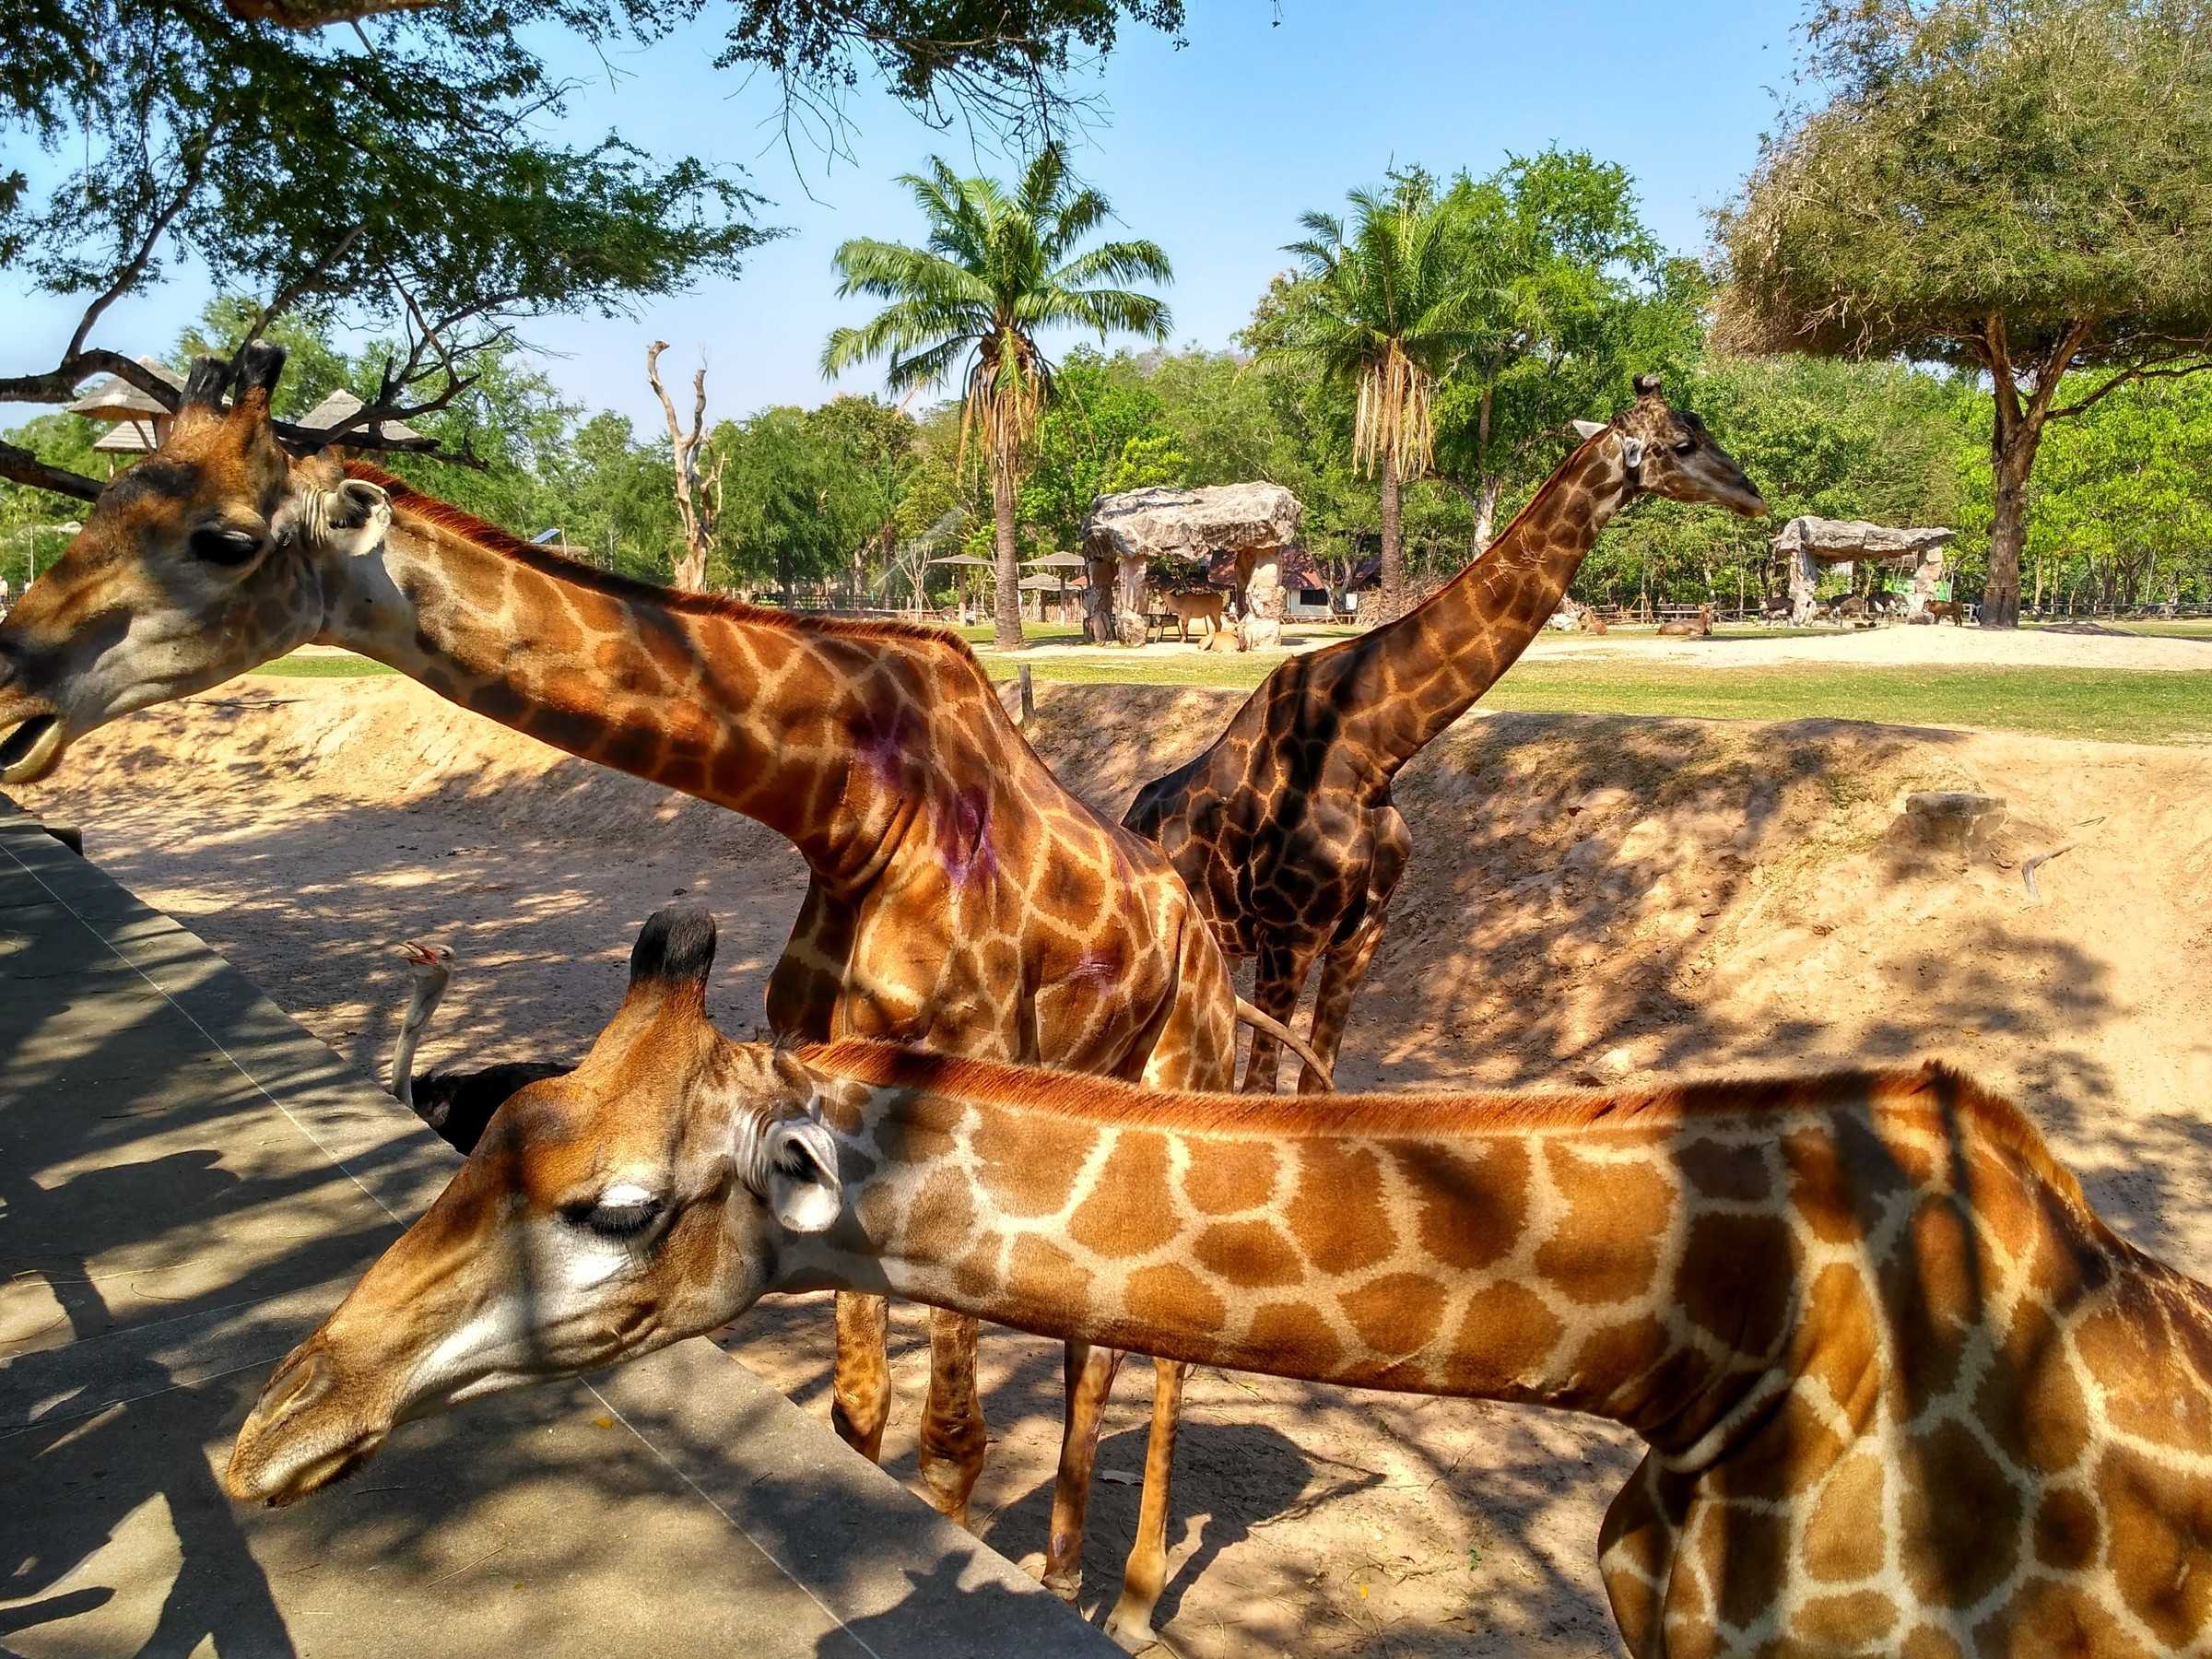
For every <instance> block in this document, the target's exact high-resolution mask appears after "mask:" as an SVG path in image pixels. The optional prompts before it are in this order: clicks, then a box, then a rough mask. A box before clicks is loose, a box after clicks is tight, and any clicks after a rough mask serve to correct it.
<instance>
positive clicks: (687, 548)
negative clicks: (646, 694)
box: [645, 340, 722, 593]
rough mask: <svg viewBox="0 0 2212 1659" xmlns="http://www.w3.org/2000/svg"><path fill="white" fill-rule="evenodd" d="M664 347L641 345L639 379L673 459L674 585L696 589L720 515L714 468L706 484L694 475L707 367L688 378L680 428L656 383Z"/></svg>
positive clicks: (703, 426) (703, 424)
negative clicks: (686, 421)
mask: <svg viewBox="0 0 2212 1659" xmlns="http://www.w3.org/2000/svg"><path fill="white" fill-rule="evenodd" d="M667 349H668V342H667V341H665V340H655V341H654V342H653V344H652V346H650V347H647V348H646V352H645V379H646V381H647V382H649V383H650V384H651V385H652V387H653V394H654V395H655V396H657V397H658V398H659V399H660V400H661V411H662V413H663V414H665V416H666V417H667V418H668V446H669V451H670V453H672V454H673V455H674V456H675V458H676V511H677V517H679V518H680V519H681V520H682V521H683V526H684V550H683V551H682V552H681V553H679V554H677V556H676V559H675V572H674V573H675V577H676V585H677V587H679V588H688V589H689V590H691V591H692V592H693V593H698V592H700V590H702V589H704V588H705V586H706V585H707V550H708V548H709V547H711V546H712V543H713V540H714V522H715V520H716V519H717V518H719V517H720V516H721V509H722V492H721V488H720V484H721V477H722V474H721V469H720V468H719V467H718V468H717V469H716V470H715V475H714V478H713V479H712V481H711V482H702V481H701V480H700V475H699V453H700V446H701V445H702V444H704V443H705V441H706V431H707V371H706V370H705V369H704V368H701V369H700V371H699V374H698V376H697V377H696V378H695V379H694V380H693V381H692V382H691V429H690V431H688V432H686V431H685V430H684V429H683V423H682V422H680V421H678V420H677V418H676V405H675V404H674V403H672V402H670V401H669V397H668V392H667V389H666V388H665V387H664V386H663V385H662V384H661V353H662V352H664V351H665V350H667Z"/></svg>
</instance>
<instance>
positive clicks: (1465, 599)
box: [1360, 429, 1632, 777]
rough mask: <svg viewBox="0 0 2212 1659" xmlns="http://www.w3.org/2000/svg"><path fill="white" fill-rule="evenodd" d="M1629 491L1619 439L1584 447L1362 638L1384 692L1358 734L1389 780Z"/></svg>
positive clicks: (1545, 600) (1516, 650)
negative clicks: (1450, 573) (1501, 524)
mask: <svg viewBox="0 0 2212 1659" xmlns="http://www.w3.org/2000/svg"><path fill="white" fill-rule="evenodd" d="M1631 493H1632V487H1631V485H1630V479H1629V473H1628V468H1627V466H1626V465H1624V463H1623V461H1622V458H1621V449H1620V439H1619V436H1618V433H1616V432H1614V431H1612V430H1610V429H1607V430H1606V431H1603V432H1600V433H1599V434H1598V435H1597V436H1596V437H1594V438H1592V439H1589V440H1588V441H1585V442H1583V444H1582V445H1581V446H1580V447H1579V448H1577V449H1576V450H1575V452H1574V453H1572V454H1571V455H1570V456H1568V457H1567V459H1566V461H1565V462H1563V463H1562V464H1561V465H1560V466H1559V470H1558V471H1556V472H1554V473H1553V474H1552V475H1551V477H1549V478H1548V479H1547V480H1546V481H1545V484H1544V487H1543V488H1541V489H1539V490H1538V491H1537V492H1536V494H1535V499H1533V500H1531V501H1530V502H1529V503H1528V505H1527V506H1526V507H1524V508H1523V509H1522V510H1521V512H1519V514H1517V515H1516V516H1515V517H1514V519H1513V522H1512V524H1508V525H1507V526H1506V528H1505V533H1504V534H1503V535H1500V536H1499V537H1498V539H1497V540H1496V541H1494V542H1492V543H1491V544H1490V546H1489V547H1488V548H1486V549H1485V550H1484V551H1483V552H1482V553H1481V554H1480V555H1479V556H1477V558H1476V559H1475V560H1474V562H1473V563H1471V564H1469V565H1468V566H1467V567H1466V569H1465V570H1464V571H1460V573H1459V574H1458V575H1457V576H1455V577H1453V580H1452V581H1451V582H1449V583H1448V584H1447V585H1446V586H1445V587H1443V588H1442V589H1441V591H1440V592H1438V593H1436V594H1433V595H1431V596H1430V598H1429V599H1428V600H1427V601H1426V602H1425V603H1423V604H1421V605H1418V606H1415V607H1414V608H1413V609H1412V610H1410V611H1408V612H1407V613H1406V615H1405V616H1403V617H1401V618H1398V619H1397V620H1396V621H1394V622H1392V623H1389V624H1386V625H1385V626H1383V627H1382V628H1379V629H1375V630H1374V632H1373V633H1372V634H1371V635H1370V636H1369V640H1370V641H1371V643H1369V644H1368V646H1367V651H1368V653H1369V658H1368V660H1369V661H1370V662H1371V664H1372V665H1374V667H1375V668H1377V669H1379V670H1380V671H1381V672H1380V675H1379V678H1378V685H1379V686H1380V687H1382V688H1388V689H1389V690H1390V691H1394V692H1405V691H1408V690H1411V689H1413V688H1421V694H1419V695H1418V696H1388V697H1386V698H1385V700H1384V701H1383V704H1382V707H1381V708H1379V709H1377V710H1376V711H1374V712H1373V714H1372V715H1371V719H1370V721H1369V723H1368V724H1369V727H1370V729H1369V730H1368V731H1367V732H1365V733H1363V734H1360V736H1361V737H1362V738H1363V739H1364V742H1365V746H1366V747H1367V749H1368V750H1369V752H1370V753H1371V755H1372V756H1373V758H1374V759H1376V760H1377V761H1379V762H1380V764H1381V765H1382V769H1383V774H1384V775H1385V776H1386V777H1387V776H1390V775H1393V774H1394V773H1395V772H1396V771H1397V769H1398V768H1399V767H1401V766H1403V765H1404V764H1405V763H1406V761H1407V760H1409V759H1412V758H1413V757H1414V755H1415V754H1417V753H1418V752H1419V750H1420V749H1421V748H1422V747H1424V746H1425V745H1426V744H1428V743H1429V742H1430V739H1432V738H1434V737H1435V736H1436V735H1438V734H1439V733H1441V731H1443V729H1444V728H1445V727H1446V726H1448V725H1450V724H1452V723H1453V721H1455V720H1457V719H1458V718H1459V717H1460V716H1461V715H1462V714H1464V713H1465V712H1467V710H1468V709H1469V708H1471V707H1473V706H1474V703H1475V700H1477V698H1479V697H1480V696H1481V695H1482V694H1483V693H1484V692H1485V691H1488V689H1489V688H1491V687H1492V686H1494V685H1496V684H1497V683H1498V681H1499V680H1500V678H1501V677H1503V676H1504V674H1505V671H1506V670H1507V669H1508V668H1511V667H1512V665H1513V664H1514V663H1515V662H1516V661H1517V660H1519V658H1520V655H1521V653H1522V652H1524V650H1526V649H1527V648H1528V642H1529V641H1531V640H1533V639H1535V637H1536V635H1537V633H1538V632H1539V631H1540V630H1541V629H1543V627H1544V625H1545V623H1546V622H1547V621H1549V620H1550V619H1551V616H1552V614H1553V613H1554V612H1555V611H1557V610H1558V609H1559V600H1560V598H1561V597H1562V596H1563V595H1564V594H1566V592H1567V584H1568V583H1569V582H1571V581H1573V580H1574V573H1575V571H1578V570H1580V569H1581V568H1582V563H1583V559H1584V558H1585V557H1587V555H1588V554H1589V551H1590V549H1591V547H1593V546H1594V545H1595V543H1596V541H1597V535H1598V532H1599V531H1601V530H1603V529H1604V528H1605V527H1606V521H1607V520H1608V519H1610V518H1611V517H1612V516H1613V515H1614V513H1616V512H1618V511H1619V510H1620V508H1621V507H1622V506H1623V505H1624V504H1625V503H1626V502H1627V501H1628V500H1629V498H1630V494H1631Z"/></svg>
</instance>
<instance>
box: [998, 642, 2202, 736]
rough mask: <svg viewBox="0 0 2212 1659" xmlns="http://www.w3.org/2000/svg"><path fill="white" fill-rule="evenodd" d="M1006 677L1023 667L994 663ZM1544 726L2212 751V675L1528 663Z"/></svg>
mask: <svg viewBox="0 0 2212 1659" xmlns="http://www.w3.org/2000/svg"><path fill="white" fill-rule="evenodd" d="M986 665H987V666H988V667H989V669H990V671H991V674H992V676H993V677H994V678H998V679H1008V678H1011V677H1013V674H1014V665H1012V664H1011V663H1009V662H1007V661H1006V660H1005V659H1003V658H999V657H993V658H991V659H989V660H988V662H987V664H986ZM1273 666H1274V664H1273V663H1272V662H1270V661H1266V660H1264V659H1255V658H1253V657H1246V656H1230V657H1202V656H1177V657H1162V658H1160V659H1159V662H1158V663H1157V664H1155V663H1151V662H1146V663H1141V664H1133V663H1084V662H1070V661H1067V660H1065V659H1061V658H1046V659H1043V660H1041V661H1039V662H1037V663H1034V664H1033V665H1031V668H1032V672H1033V673H1034V675H1035V677H1037V678H1038V679H1039V680H1041V681H1061V682H1068V683H1075V684H1079V685H1095V684H1099V683H1100V682H1105V681H1113V680H1119V681H1123V682H1125V683H1130V684H1138V685H1176V686H1227V687H1235V688H1249V687H1252V686H1256V685H1258V684H1259V683H1260V681H1261V680H1262V679H1264V678H1265V677H1266V675H1267V672H1268V670H1269V669H1270V668H1272V667H1273ZM1482 706H1483V707H1484V708H1486V709H1500V710H1518V711H1528V712H1539V713H1574V714H1664V715H1672V716H1675V717H1677V718H1687V719H1694V720H1807V719H1831V720H1872V721H1878V722H1881V723H1883V724H1889V725H1965V726H1993V727H1995V728H1997V729H1999V730H2003V731H2015V732H2040V733H2042V734H2044V735H2048V736H2053V737H2092V738H2098V739H2100V740H2102V741H2106V742H2115V743H2185V744H2212V675H2200V674H2149V673H2131V672H2128V671H2125V670H2108V669H2094V668H1953V667H1898V668H1829V667H1824V666H1820V665H1814V664H1804V663H1800V664H1793V665H1789V666H1786V667H1775V668H1727V669H1720V670H1714V669H1710V668H1700V667H1697V666H1694V665H1688V664H1674V663H1653V664H1648V665H1645V664H1635V663H1623V662H1621V661H1620V660H1619V659H1618V657H1612V658H1608V659H1606V660H1605V661H1603V662H1592V663H1560V662H1538V663H1523V664H1521V665H1518V666H1517V667H1515V668H1514V669H1513V670H1512V672H1511V673H1510V674H1508V675H1507V676H1506V677H1505V678H1504V679H1502V680H1500V682H1499V683H1498V685H1497V686H1496V687H1495V688H1492V690H1491V691H1490V693H1489V695H1488V696H1487V697H1485V698H1484V699H1483V700H1482Z"/></svg>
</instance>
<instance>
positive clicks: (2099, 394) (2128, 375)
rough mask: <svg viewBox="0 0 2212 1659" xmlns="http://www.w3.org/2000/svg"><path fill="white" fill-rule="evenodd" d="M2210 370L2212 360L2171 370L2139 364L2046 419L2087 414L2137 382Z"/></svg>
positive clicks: (2182, 377)
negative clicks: (2115, 393)
mask: <svg viewBox="0 0 2212 1659" xmlns="http://www.w3.org/2000/svg"><path fill="white" fill-rule="evenodd" d="M2208 369H2212V359H2206V361H2204V362H2201V363H2183V364H2180V365H2179V366H2177V367H2175V368H2171V369H2147V368H2144V367H2143V366H2142V365H2141V364H2139V363H2138V364H2136V366H2135V367H2133V368H2130V369H2125V370H2123V371H2121V372H2120V373H2118V374H2115V375H2113V376H2112V379H2111V380H2108V381H2106V382H2104V384H2103V385H2101V386H2100V387H2098V388H2097V390H2096V391H2094V392H2092V393H2090V394H2088V396H2087V397H2085V398H2083V399H2081V401H2080V402H2078V403H2070V404H2067V405H2065V406H2064V407H2061V408H2055V409H2053V410H2052V411H2051V412H2050V414H2049V415H2048V416H2046V417H2045V418H2046V419H2050V420H2067V419H2071V418H2073V417H2074V416H2077V415H2081V414H2085V413H2087V412H2088V410H2090V409H2093V408H2095V407H2096V406H2098V405H2099V404H2100V403H2101V402H2103V401H2104V399H2105V398H2107V397H2109V396H2111V395H2112V394H2113V393H2114V392H2117V391H2118V390H2120V388H2121V387H2123V386H2132V385H2134V384H2135V383H2136V382H2137V381H2148V380H2183V379H2185V378H2186V377H2187V376H2189V375H2192V374H2202V373H2204V372H2205V371H2206V370H2208Z"/></svg>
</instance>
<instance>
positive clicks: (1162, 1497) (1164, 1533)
mask: <svg viewBox="0 0 2212 1659" xmlns="http://www.w3.org/2000/svg"><path fill="white" fill-rule="evenodd" d="M1189 1370H1190V1367H1188V1366H1186V1365H1183V1364H1181V1363H1179V1362H1178V1361H1176V1360H1173V1359H1155V1360H1154V1361H1153V1362H1152V1371H1153V1378H1152V1429H1151V1432H1150V1433H1149V1434H1148V1435H1147V1437H1146V1440H1145V1498H1144V1503H1143V1506H1142V1507H1141V1508H1140V1509H1139V1510H1138V1511H1137V1515H1136V1542H1135V1544H1133V1545H1131V1546H1130V1548H1129V1561H1128V1564H1127V1565H1126V1566H1125V1567H1124V1568H1123V1569H1122V1594H1121V1597H1120V1599H1119V1600H1117V1601H1116V1602H1115V1603H1114V1604H1113V1611H1112V1613H1110V1614H1108V1615H1107V1618H1106V1634H1107V1635H1109V1636H1111V1637H1112V1638H1113V1639H1114V1641H1118V1642H1120V1643H1121V1644H1122V1646H1124V1647H1125V1648H1127V1649H1128V1650H1129V1651H1130V1652H1131V1653H1135V1652H1137V1651H1138V1650H1140V1649H1142V1648H1143V1647H1145V1646H1146V1645H1147V1644H1148V1643H1150V1642H1152V1641H1155V1640H1157V1639H1156V1638H1155V1637H1154V1636H1153V1634H1152V1609H1153V1608H1154V1607H1156V1606H1159V1593H1160V1591H1162V1590H1163V1589H1165V1588H1166V1587H1167V1583H1168V1500H1169V1498H1170V1496H1171V1493H1172V1490H1173V1482H1174V1475H1175V1428H1176V1424H1177V1422H1178V1421H1179V1420H1180V1419H1181V1418H1182V1380H1183V1377H1184V1375H1185V1373H1187V1372H1188V1371H1189Z"/></svg>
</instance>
